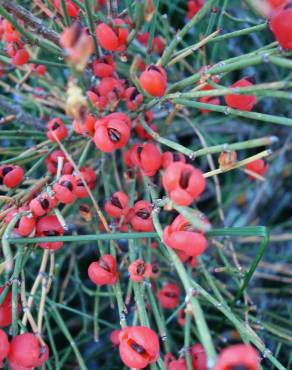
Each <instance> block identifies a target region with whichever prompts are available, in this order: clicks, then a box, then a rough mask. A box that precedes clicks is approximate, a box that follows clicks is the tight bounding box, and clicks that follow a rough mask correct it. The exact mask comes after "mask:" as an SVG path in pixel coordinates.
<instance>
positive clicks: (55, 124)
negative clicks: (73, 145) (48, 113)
mask: <svg viewBox="0 0 292 370" xmlns="http://www.w3.org/2000/svg"><path fill="white" fill-rule="evenodd" d="M47 128H48V132H47V137H48V139H49V140H52V141H54V142H56V141H57V140H56V139H55V136H56V137H57V138H58V139H59V140H60V141H62V140H63V139H65V137H66V136H67V134H68V130H67V127H66V126H65V125H64V124H63V122H62V121H61V119H60V118H53V119H51V120H50V121H49V122H48V125H47ZM52 131H53V132H54V134H55V135H53V134H52Z"/></svg>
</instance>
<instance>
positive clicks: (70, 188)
mask: <svg viewBox="0 0 292 370" xmlns="http://www.w3.org/2000/svg"><path fill="white" fill-rule="evenodd" d="M60 185H62V186H64V187H65V188H67V189H69V190H70V191H72V190H73V185H72V183H71V182H70V181H67V180H65V181H62V182H61V183H60Z"/></svg>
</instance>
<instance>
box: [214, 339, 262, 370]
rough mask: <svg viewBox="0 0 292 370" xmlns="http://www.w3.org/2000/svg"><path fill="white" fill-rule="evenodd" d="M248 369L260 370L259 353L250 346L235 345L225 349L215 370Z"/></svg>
mask: <svg viewBox="0 0 292 370" xmlns="http://www.w3.org/2000/svg"><path fill="white" fill-rule="evenodd" d="M233 369H235V370H236V369H247V370H259V369H260V357H259V354H258V352H257V351H256V350H255V349H254V348H253V347H252V346H249V345H246V344H235V345H233V346H230V347H227V348H225V349H224V350H223V351H222V352H221V353H220V354H219V357H218V360H217V362H216V364H215V367H214V370H233Z"/></svg>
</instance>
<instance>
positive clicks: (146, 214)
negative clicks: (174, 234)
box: [136, 209, 150, 220]
mask: <svg viewBox="0 0 292 370" xmlns="http://www.w3.org/2000/svg"><path fill="white" fill-rule="evenodd" d="M136 215H137V216H138V217H140V218H142V219H143V220H147V218H149V217H150V213H149V212H148V211H147V210H146V209H141V210H140V211H138V212H136Z"/></svg>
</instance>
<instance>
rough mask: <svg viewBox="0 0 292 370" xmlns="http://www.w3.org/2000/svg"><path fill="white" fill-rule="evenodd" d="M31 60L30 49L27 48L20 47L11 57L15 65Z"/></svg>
mask: <svg viewBox="0 0 292 370" xmlns="http://www.w3.org/2000/svg"><path fill="white" fill-rule="evenodd" d="M28 60H29V54H28V51H27V50H25V49H19V50H17V52H16V53H15V55H14V56H13V57H12V59H11V63H12V64H14V65H15V66H22V65H23V64H26V63H27V62H28Z"/></svg>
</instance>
